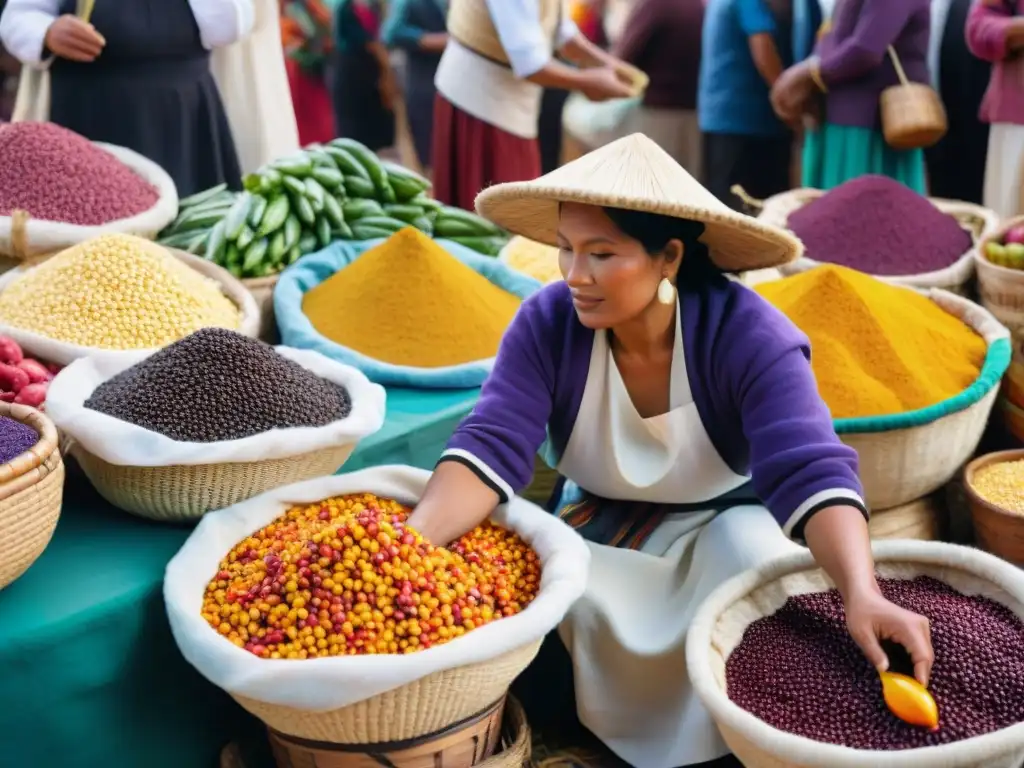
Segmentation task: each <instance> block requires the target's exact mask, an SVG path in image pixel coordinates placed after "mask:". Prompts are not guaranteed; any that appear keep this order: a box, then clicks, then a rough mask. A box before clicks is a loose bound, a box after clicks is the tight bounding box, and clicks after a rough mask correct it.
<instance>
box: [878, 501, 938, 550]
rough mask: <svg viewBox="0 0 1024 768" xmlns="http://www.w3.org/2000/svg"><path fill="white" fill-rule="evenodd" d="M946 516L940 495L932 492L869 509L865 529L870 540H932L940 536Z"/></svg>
mask: <svg viewBox="0 0 1024 768" xmlns="http://www.w3.org/2000/svg"><path fill="white" fill-rule="evenodd" d="M945 517H946V511H945V504H944V501H943V497H942V495H941V494H938V493H933V494H932V495H931V496H925V497H924V498H923V499H918V500H917V501H911V502H910V503H909V504H903V505H901V506H899V507H893V508H892V509H873V510H871V519H870V521H869V522H868V531H869V532H870V534H871V538H872V539H917V540H918V541H935V540H936V539H941V538H942V529H943V520H944V519H945Z"/></svg>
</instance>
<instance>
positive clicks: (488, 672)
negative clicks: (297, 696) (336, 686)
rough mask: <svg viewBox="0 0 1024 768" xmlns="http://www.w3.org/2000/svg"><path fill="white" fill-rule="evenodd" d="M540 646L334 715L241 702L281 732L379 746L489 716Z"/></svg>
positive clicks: (426, 679) (456, 670) (439, 675)
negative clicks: (484, 715)
mask: <svg viewBox="0 0 1024 768" xmlns="http://www.w3.org/2000/svg"><path fill="white" fill-rule="evenodd" d="M538 650H540V641H538V642H536V643H532V644H531V645H527V646H524V647H522V648H518V649H516V650H514V651H512V652H510V653H507V654H505V655H504V656H499V657H498V658H496V659H491V660H489V661H487V662H483V663H479V664H470V665H467V666H465V667H456V668H454V669H446V670H444V671H442V672H436V673H434V674H432V675H427V676H426V677H424V678H421V679H419V680H417V681H415V682H413V683H410V684H408V685H403V686H400V687H398V688H395V689H393V690H390V691H387V692H386V693H382V694H380V695H379V696H374V697H372V698H369V699H365V700H364V701H360V702H357V703H356V704H352V705H350V706H347V707H341V708H340V709H334V710H331V711H329V712H308V711H305V710H301V709H292V708H291V707H284V706H279V705H277V704H267V703H265V702H262V701H256V700H255V699H249V698H246V697H244V696H235V697H234V698H235V700H236V701H237V702H238V703H239V704H241V705H242V706H243V707H244V708H245V709H246V710H248V711H249V712H251V713H252V714H253V715H255V716H256V717H258V718H259V719H260V720H262V721H263V722H264V723H266V724H267V726H268V727H270V728H272V729H273V730H275V731H278V732H279V733H285V734H288V735H290V736H297V737H299V738H303V739H310V740H312V741H324V742H331V743H334V744H375V743H380V742H393V741H402V740H405V739H414V738H417V737H419V736H422V735H424V734H428V733H436V732H438V731H441V730H443V729H445V728H448V727H449V726H451V725H452V724H453V723H458V722H461V721H463V720H465V719H467V718H470V717H472V716H474V715H476V714H477V713H479V712H483V711H485V710H486V709H488V708H489V707H491V706H493V704H494V702H495V701H498V700H499V699H500V698H501V697H502V696H504V695H505V694H506V693H507V692H508V687H509V685H511V683H512V681H513V680H514V679H515V678H516V677H518V676H519V673H520V672H522V671H523V670H524V669H526V667H527V666H528V665H529V664H530V662H531V661H533V659H534V657H535V656H536V655H537V651H538Z"/></svg>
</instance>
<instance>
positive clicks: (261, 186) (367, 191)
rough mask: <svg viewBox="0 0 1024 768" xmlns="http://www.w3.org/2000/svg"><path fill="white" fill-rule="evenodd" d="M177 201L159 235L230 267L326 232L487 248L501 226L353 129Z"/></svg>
mask: <svg viewBox="0 0 1024 768" xmlns="http://www.w3.org/2000/svg"><path fill="white" fill-rule="evenodd" d="M244 186H245V191H244V192H241V193H236V192H231V191H228V190H227V189H226V188H225V186H224V185H221V186H218V187H214V188H212V189H208V190H206V191H204V192H200V193H198V194H196V195H193V196H191V197H188V198H185V199H184V200H182V201H181V202H180V210H179V214H178V217H177V219H175V220H174V221H173V222H172V223H171V224H170V225H169V226H168V227H167V228H166V229H165V230H164V231H163V232H161V233H160V237H159V241H158V242H160V243H161V244H162V245H165V246H168V247H170V248H181V249H183V250H187V251H189V252H190V253H195V254H199V255H202V256H205V257H206V258H207V259H209V260H210V261H213V262H214V263H216V264H219V265H221V266H222V267H225V268H226V269H227V270H228V271H230V272H231V273H232V274H233V275H235V276H236V277H243V278H251V277H266V276H269V275H273V274H276V273H278V272H280V271H281V270H282V269H284V268H285V267H287V266H288V265H290V264H293V263H295V262H296V261H297V260H298V259H300V258H301V257H303V256H305V255H306V254H308V253H312V252H314V251H318V250H320V249H321V248H324V247H326V246H327V245H328V244H329V243H331V242H332V241H333V240H373V239H376V238H385V237H390V236H391V235H393V234H394V233H395V232H397V231H398V230H400V229H402V228H404V227H409V226H412V227H416V228H417V229H419V230H421V231H423V232H425V233H426V234H428V235H430V236H432V237H437V238H446V239H450V240H453V241H455V242H458V243H460V244H461V245H464V246H466V247H467V248H470V249H472V250H474V251H477V252H478V253H483V254H486V255H489V256H495V255H497V254H498V251H500V250H501V248H502V247H503V246H504V245H505V243H506V242H508V235H507V234H506V233H505V232H503V231H502V230H501V229H499V228H498V227H496V226H494V225H493V224H491V223H490V222H489V221H487V220H486V219H482V218H480V217H479V216H477V215H475V214H473V213H470V212H468V211H463V210H462V209H459V208H451V207H449V206H445V205H442V204H441V203H439V202H438V201H436V200H434V199H433V198H431V197H430V196H429V195H428V191H429V188H430V182H429V181H427V180H426V179H424V178H423V177H422V176H420V175H419V174H416V173H413V172H412V171H410V170H408V169H407V168H403V167H402V166H400V165H396V164H394V163H389V162H386V161H382V160H381V159H380V158H378V157H377V155H376V154H374V153H373V152H371V151H370V150H369V149H367V148H366V147H365V146H363V145H362V144H360V143H359V142H357V141H353V140H352V139H335V140H334V141H332V142H330V143H329V144H326V145H317V144H314V145H310V146H308V147H306V148H305V149H303V150H301V151H299V152H298V153H296V154H295V155H291V156H289V157H284V158H281V159H279V160H275V161H274V162H272V163H270V164H269V165H267V166H266V167H264V168H261V169H260V170H258V171H257V172H255V173H251V174H249V175H248V176H246V177H245V179H244Z"/></svg>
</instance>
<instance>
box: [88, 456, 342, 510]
mask: <svg viewBox="0 0 1024 768" xmlns="http://www.w3.org/2000/svg"><path fill="white" fill-rule="evenodd" d="M355 447H356V446H355V443H349V444H347V445H341V446H337V447H334V448H329V449H322V450H319V451H312V452H310V453H304V454H299V455H298V456H289V457H287V458H283V459H268V460H266V461H254V462H239V463H236V464H193V465H177V466H170V467H126V466H118V465H116V464H110V463H108V462H106V461H104V460H103V459H100V458H99V457H97V456H95V455H93V454H91V453H89V452H88V451H86V450H85V449H84V448H82V446H81V445H80V444H78V443H75V444H74V445H73V446H72V449H71V452H72V453H71V455H72V456H74V458H75V460H76V461H77V462H78V463H79V465H80V466H81V467H82V470H83V471H84V472H85V474H86V477H88V478H89V482H91V483H92V484H93V487H95V488H96V490H97V491H98V492H99V494H100V495H101V496H102V497H103V498H104V499H106V500H107V501H109V502H110V503H111V504H113V505H114V506H115V507H117V508H118V509H123V510H124V511H125V512H130V513H131V514H133V515H138V516H140V517H146V518H149V519H150V520H160V521H162V522H184V521H189V520H197V519H199V518H200V517H202V516H203V515H205V514H206V513H207V512H210V511H211V510H214V509H223V508H224V507H230V506H231V505H232V504H237V503H238V502H240V501H245V500H246V499H249V498H252V497H253V496H257V495H259V494H261V493H263V492H264V491H269V490H271V489H273V488H280V487H281V486H282V485H290V484H291V483H297V482H300V481H302V480H309V479H311V478H314V477H322V476H324V475H333V474H334V473H335V472H337V471H338V469H340V468H341V466H342V465H343V464H344V463H345V462H346V461H348V457H349V456H351V455H352V451H353V450H355Z"/></svg>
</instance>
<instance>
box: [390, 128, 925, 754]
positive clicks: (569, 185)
mask: <svg viewBox="0 0 1024 768" xmlns="http://www.w3.org/2000/svg"><path fill="white" fill-rule="evenodd" d="M477 209H478V210H479V211H480V213H481V214H482V215H484V216H487V217H488V218H490V219H491V220H493V221H494V222H495V223H497V224H499V225H501V226H503V227H505V228H506V229H508V230H510V231H512V232H514V233H516V234H521V235H524V236H526V237H529V238H532V239H534V240H539V241H541V242H545V243H550V244H557V245H558V246H559V247H560V249H561V253H560V257H559V258H560V266H561V269H562V274H563V275H564V277H565V282H559V283H557V284H554V285H551V286H548V287H547V288H544V289H543V290H542V291H540V292H539V293H538V294H536V295H535V296H533V297H531V298H530V299H528V300H527V301H526V302H524V303H523V306H522V309H521V310H520V312H519V314H518V315H517V316H516V318H515V320H514V321H513V323H512V325H511V327H510V328H509V330H508V332H507V333H506V335H505V339H504V341H503V342H502V345H501V349H500V351H499V352H498V358H497V361H496V363H495V367H494V371H493V373H492V374H491V377H490V378H489V379H488V381H487V383H486V384H485V385H484V388H483V392H482V393H481V396H480V400H479V402H478V404H477V406H476V408H475V409H474V410H473V413H472V414H470V415H469V416H468V417H467V418H466V420H465V421H463V423H462V424H461V425H460V426H459V428H458V430H457V431H456V433H455V435H454V436H453V437H452V439H451V442H450V443H449V445H448V448H447V450H446V451H445V453H444V455H443V456H442V458H441V461H440V463H439V464H438V466H437V468H436V470H435V472H434V476H433V478H432V479H431V481H430V483H429V485H428V486H427V489H426V492H425V494H424V496H423V499H422V501H421V502H420V504H419V506H418V507H417V508H416V510H415V512H414V513H413V516H412V517H411V518H410V521H409V523H410V525H413V526H415V527H417V528H418V529H419V530H420V531H422V532H423V533H424V535H425V536H427V537H428V538H429V539H431V540H433V541H435V542H448V541H451V540H453V539H455V538H456V537H458V536H460V535H462V534H463V533H464V532H466V531H468V530H470V529H471V528H473V527H474V526H475V525H477V524H478V523H480V522H481V521H483V520H484V519H485V518H486V517H487V516H488V514H490V512H491V511H492V510H493V509H494V507H495V505H497V504H500V503H502V502H504V501H507V500H508V499H509V497H511V496H512V495H513V494H515V493H517V492H519V491H521V490H522V489H523V488H525V487H526V485H527V484H528V483H529V481H530V477H531V474H532V471H533V461H534V456H535V455H536V453H537V452H538V450H539V449H542V445H543V452H544V455H545V458H546V459H547V460H548V461H549V463H550V464H551V465H552V466H554V467H556V468H557V469H558V471H559V472H560V473H561V474H562V475H563V476H564V477H566V478H567V479H568V480H570V481H571V484H570V485H571V487H570V488H569V489H567V492H566V493H564V494H563V504H562V505H561V506H560V508H559V515H560V516H561V517H562V518H563V519H564V520H566V521H567V522H568V523H569V524H570V525H572V526H573V527H574V528H576V529H577V530H578V531H579V532H580V533H581V534H582V535H583V537H584V538H586V539H587V540H588V543H589V544H590V549H591V557H592V563H593V567H592V568H591V571H590V578H589V582H588V584H587V589H586V592H585V595H584V596H583V598H581V599H580V600H579V602H577V603H576V605H575V606H574V607H573V609H572V611H571V612H570V614H569V615H568V617H567V618H566V619H565V621H564V622H563V623H562V625H561V626H560V628H559V635H560V637H561V641H562V642H563V643H564V644H565V647H566V648H567V649H568V651H569V654H570V655H571V657H572V668H573V673H574V682H575V688H576V694H575V699H576V709H577V710H578V713H579V718H580V720H581V721H582V723H583V725H585V726H586V727H587V728H589V729H590V730H591V731H592V732H593V733H594V734H596V735H597V736H598V737H599V738H600V739H601V740H602V741H603V742H604V743H605V744H606V745H607V746H608V747H610V748H611V749H612V750H613V751H614V752H615V753H617V754H618V755H619V756H620V757H621V758H622V759H624V760H625V761H626V762H628V763H630V764H632V765H637V766H643V768H672V767H673V766H680V765H696V764H700V763H702V762H706V761H710V760H715V759H717V758H720V757H722V756H723V755H725V754H727V752H728V749H727V748H726V746H725V744H724V743H723V742H722V741H721V739H720V737H719V736H718V733H717V730H716V729H715V727H714V726H713V724H712V723H711V721H710V719H709V716H708V714H707V713H706V712H705V711H704V710H703V708H702V707H701V705H700V702H699V700H698V699H697V698H696V696H695V695H694V693H693V690H692V689H691V687H690V684H689V682H688V680H687V677H686V664H685V656H684V638H685V634H686V630H687V626H688V624H689V622H690V620H691V618H692V616H693V614H694V611H695V610H696V608H697V607H698V605H699V604H700V602H701V601H702V600H703V598H704V597H705V596H706V595H707V594H708V593H709V592H710V591H711V590H712V589H714V588H715V587H716V586H717V585H718V584H720V583H721V582H722V581H723V580H724V579H727V578H729V577H730V576H732V575H734V574H736V573H739V572H740V571H743V570H745V569H747V568H751V567H754V566H756V565H758V564H760V563H762V562H764V561H765V560H767V559H770V558H774V557H777V556H779V555H782V554H785V553H787V552H789V551H791V550H795V549H796V548H797V547H798V544H797V543H796V542H799V543H806V545H807V546H809V547H810V549H811V551H812V552H813V553H814V555H815V557H816V558H817V561H818V562H819V563H820V564H821V566H822V567H823V568H824V569H825V571H826V572H827V573H828V574H829V575H830V576H831V577H832V579H833V580H834V581H835V583H836V585H837V586H838V588H839V589H840V591H841V592H842V594H843V597H844V601H845V605H846V612H847V621H848V625H849V629H850V632H851V634H852V635H853V637H854V638H855V639H856V640H857V642H858V643H859V644H860V646H861V647H862V648H863V650H864V652H865V654H867V656H868V657H869V659H870V660H871V662H872V663H874V664H875V665H877V666H878V667H884V666H885V665H886V663H887V661H886V656H885V653H884V652H883V651H882V649H881V646H880V645H879V639H880V638H883V639H884V638H889V639H893V640H896V641H898V642H900V643H902V644H903V645H904V646H906V647H907V649H908V650H909V651H910V653H911V656H912V658H913V660H914V662H915V673H916V674H917V676H918V677H919V678H920V679H921V680H922V682H925V681H927V679H928V674H929V670H930V667H931V661H932V651H931V646H930V642H929V639H928V623H927V620H926V619H924V618H923V617H921V616H917V615H915V614H913V613H909V612H907V611H905V610H903V609H901V608H899V607H897V606H895V605H893V604H892V603H889V602H888V601H887V600H885V599H884V598H883V597H882V595H881V593H880V592H879V590H878V586H877V585H876V583H875V577H874V567H873V562H872V556H871V547H870V542H869V540H868V528H867V521H866V518H867V510H866V508H865V506H864V502H863V500H862V492H861V486H860V482H859V480H858V477H857V455H856V453H855V452H854V451H853V450H852V449H851V448H848V447H847V446H845V445H844V444H843V443H842V442H840V441H839V439H838V438H837V437H836V434H835V432H834V430H833V428H832V420H831V417H830V415H829V412H828V408H827V407H826V406H825V404H824V403H823V402H822V400H821V398H820V397H819V396H818V391H817V387H816V385H815V381H814V376H813V374H812V372H811V368H810V364H809V362H808V355H809V352H808V342H807V339H806V337H804V335H803V334H801V333H800V331H798V330H797V329H796V328H795V327H794V326H793V325H792V324H790V322H789V321H788V320H787V319H786V318H785V317H784V316H783V315H782V314H781V313H780V312H778V311H776V310H775V309H774V308H772V307H771V306H770V305H769V304H767V303H766V302H765V301H763V300H762V299H761V298H760V297H758V296H757V295H756V294H755V293H753V292H752V291H750V290H748V289H747V288H746V287H744V286H742V285H741V284H739V283H738V282H735V281H731V280H729V279H727V278H726V277H725V275H724V274H723V273H724V272H739V271H744V270H748V269H758V268H764V267H772V266H777V265H779V264H782V263H784V262H787V261H789V260H791V259H793V258H795V257H796V256H797V254H798V252H799V250H800V246H799V243H798V242H797V241H796V240H795V239H794V238H792V237H791V236H790V235H788V234H786V233H784V232H782V231H781V230H778V229H775V228H772V227H768V226H766V225H763V224H761V223H759V222H757V221H756V220H754V219H751V218H749V217H746V216H743V215H741V214H738V213H734V212H733V211H731V210H730V209H729V208H728V207H726V206H725V205H724V204H723V203H721V202H719V201H718V200H717V199H716V198H715V197H713V196H712V195H711V194H710V193H709V192H708V191H707V190H705V189H704V188H703V187H701V186H700V185H699V184H698V183H697V182H696V181H694V179H693V178H692V177H691V176H690V175H689V174H688V173H687V172H686V171H684V170H683V169H682V168H681V167H680V166H679V165H678V164H676V163H675V161H673V160H672V158H671V157H669V155H668V154H667V153H666V152H665V151H664V150H662V149H661V148H660V147H658V146H657V145H656V144H655V143H654V142H652V141H651V140H650V139H648V138H647V137H646V136H643V135H641V134H634V135H632V136H628V137H626V138H624V139H620V140H618V141H616V142H613V143H611V144H608V145H606V146H605V147H603V148H601V149H598V150H596V151H594V152H592V153H590V154H589V155H585V156H584V157H582V158H580V159H579V160H576V161H575V162H573V163H570V164H568V165H566V166H563V167H561V168H559V169H558V170H555V171H553V172H552V173H550V174H548V175H546V176H543V177H541V178H540V179H537V180H535V181H531V182H519V183H512V184H501V185H497V186H494V187H491V188H490V189H488V190H486V191H484V192H482V193H481V194H480V196H479V197H478V198H477ZM783 534H785V535H783ZM567 706H568V708H569V709H572V702H571V701H570V702H568V703H567Z"/></svg>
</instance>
